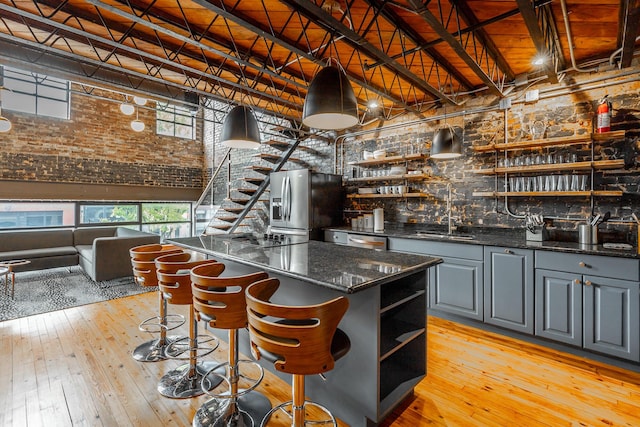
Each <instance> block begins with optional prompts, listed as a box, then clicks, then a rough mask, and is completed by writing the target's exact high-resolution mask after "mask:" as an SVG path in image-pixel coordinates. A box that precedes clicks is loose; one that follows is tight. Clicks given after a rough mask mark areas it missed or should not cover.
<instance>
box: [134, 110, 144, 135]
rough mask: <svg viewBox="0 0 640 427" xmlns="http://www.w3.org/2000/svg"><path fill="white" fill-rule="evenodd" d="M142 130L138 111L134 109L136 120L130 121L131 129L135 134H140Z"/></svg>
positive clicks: (142, 126) (142, 125)
mask: <svg viewBox="0 0 640 427" xmlns="http://www.w3.org/2000/svg"><path fill="white" fill-rule="evenodd" d="M144 128H145V126H144V122H143V121H142V120H140V119H139V118H138V109H137V108H136V119H135V120H132V121H131V129H133V130H134V131H136V132H142V131H143V130H144Z"/></svg>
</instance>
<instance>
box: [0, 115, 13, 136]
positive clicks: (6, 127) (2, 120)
mask: <svg viewBox="0 0 640 427" xmlns="http://www.w3.org/2000/svg"><path fill="white" fill-rule="evenodd" d="M10 130H11V122H10V121H9V119H7V118H6V117H2V116H0V132H9V131H10Z"/></svg>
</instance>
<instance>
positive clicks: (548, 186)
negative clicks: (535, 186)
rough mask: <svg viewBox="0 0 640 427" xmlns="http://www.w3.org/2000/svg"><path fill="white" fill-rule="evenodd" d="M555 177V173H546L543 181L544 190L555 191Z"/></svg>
mask: <svg viewBox="0 0 640 427" xmlns="http://www.w3.org/2000/svg"><path fill="white" fill-rule="evenodd" d="M556 188H557V179H556V176H555V175H547V176H546V179H545V181H544V191H556Z"/></svg>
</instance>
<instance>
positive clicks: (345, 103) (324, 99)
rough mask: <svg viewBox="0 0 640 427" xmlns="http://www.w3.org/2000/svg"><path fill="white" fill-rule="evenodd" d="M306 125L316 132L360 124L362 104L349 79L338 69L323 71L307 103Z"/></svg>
mask: <svg viewBox="0 0 640 427" xmlns="http://www.w3.org/2000/svg"><path fill="white" fill-rule="evenodd" d="M302 123H304V124H305V125H307V126H309V127H310V128H315V129H326V130H338V129H346V128H349V127H351V126H355V125H356V124H358V101H357V100H356V95H355V93H354V92H353V88H352V87H351V83H349V79H347V76H346V75H345V74H344V73H343V72H342V71H340V70H339V69H338V68H336V67H332V66H328V67H325V68H323V69H322V70H320V72H319V73H318V74H316V76H315V77H314V78H313V80H312V81H311V85H310V86H309V92H307V96H306V98H305V99H304V108H303V110H302Z"/></svg>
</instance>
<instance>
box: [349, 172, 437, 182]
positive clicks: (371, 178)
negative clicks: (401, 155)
mask: <svg viewBox="0 0 640 427" xmlns="http://www.w3.org/2000/svg"><path fill="white" fill-rule="evenodd" d="M429 178H432V176H431V175H425V174H404V175H385V176H368V177H364V178H350V179H349V180H348V181H347V183H354V184H355V183H359V182H380V181H394V180H399V179H406V180H409V181H419V180H421V179H429Z"/></svg>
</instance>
